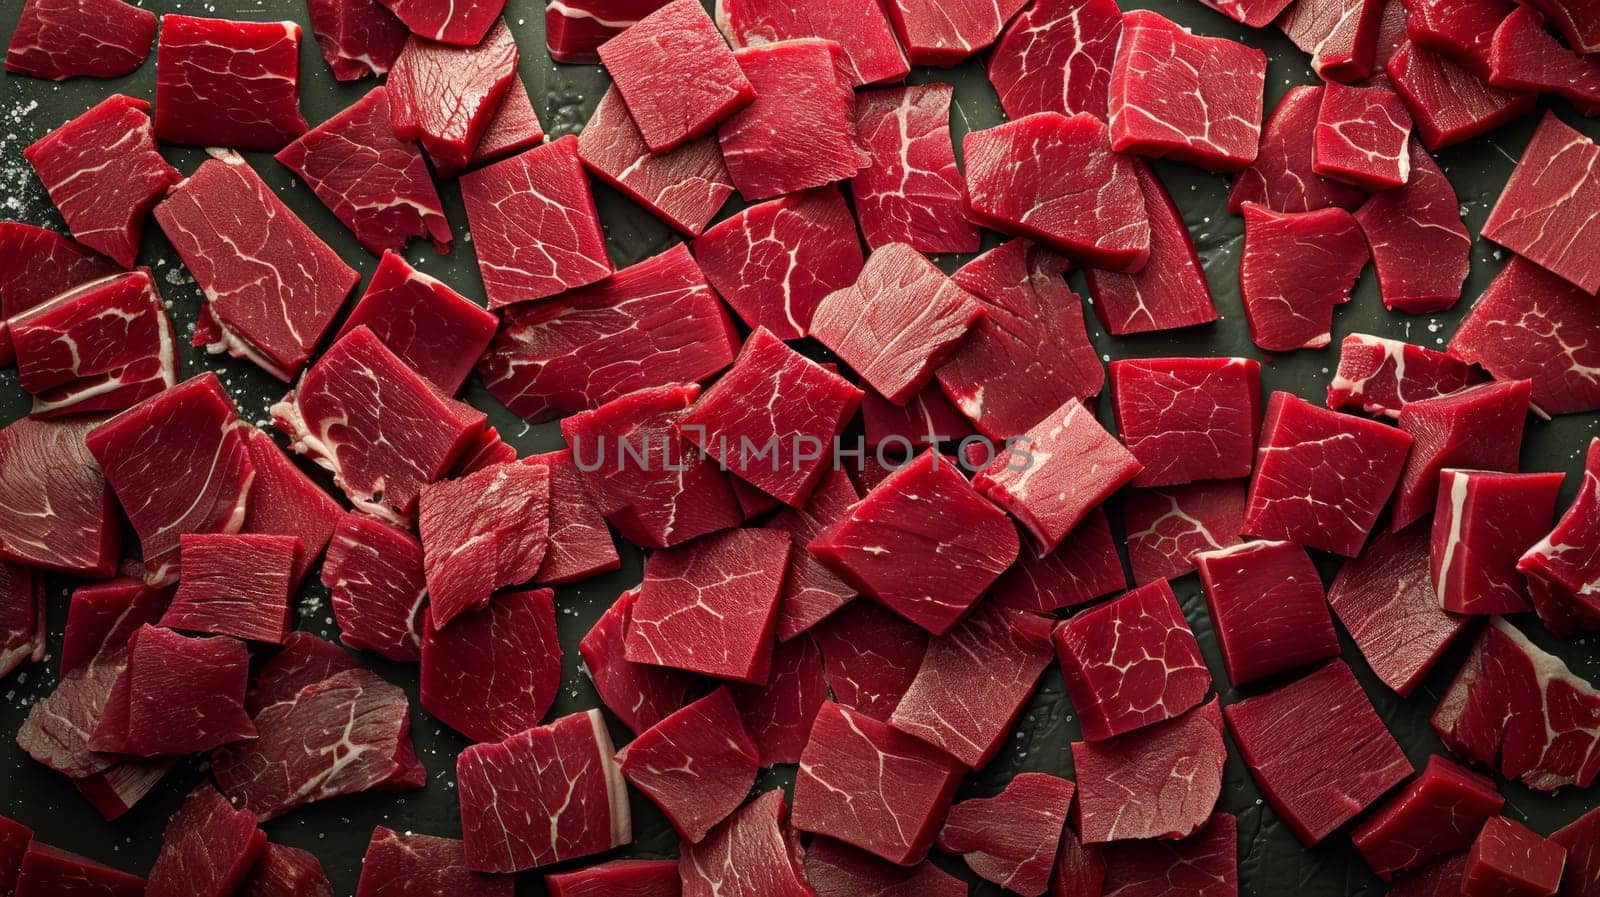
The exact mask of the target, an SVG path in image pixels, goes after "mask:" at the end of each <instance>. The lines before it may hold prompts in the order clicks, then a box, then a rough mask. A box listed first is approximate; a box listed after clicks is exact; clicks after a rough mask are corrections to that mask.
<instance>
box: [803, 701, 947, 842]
mask: <svg viewBox="0 0 1600 897" xmlns="http://www.w3.org/2000/svg"><path fill="white" fill-rule="evenodd" d="M960 779H961V767H960V765H959V764H957V763H956V762H955V761H953V760H951V759H950V758H949V757H948V756H946V755H945V754H944V752H942V751H940V750H938V749H936V748H934V747H931V746H929V745H927V744H925V743H923V742H921V741H919V740H917V739H916V738H913V737H911V736H910V735H905V734H902V733H900V732H897V731H895V730H894V729H891V728H890V727H889V726H888V725H886V724H884V723H882V722H879V721H878V720H875V719H872V718H871V717H869V716H865V715H863V714H861V713H857V712H856V711H854V710H849V709H847V708H844V707H841V706H839V705H838V704H835V703H832V702H828V703H825V704H823V705H822V710H821V712H819V713H818V714H817V722H816V725H814V726H813V727H812V729H811V740H810V742H809V743H808V744H807V745H806V750H805V754H804V755H803V756H802V757H801V758H800V771H799V773H798V774H797V775H796V777H795V786H794V825H795V828H798V829H800V830H801V831H807V832H812V833H814V834H818V835H826V836H827V837H829V838H833V839H835V840H838V841H843V842H845V843H846V844H851V845H853V846H855V847H859V848H861V849H862V850H865V851H867V852H869V853H872V854H874V855H876V856H878V857H881V858H882V859H885V860H888V861H889V862H891V863H895V864H897V865H901V866H905V865H911V864H914V863H917V862H920V861H921V860H922V858H923V857H924V856H926V855H927V852H928V848H929V847H930V846H931V845H932V844H933V839H934V835H935V834H936V833H937V831H938V828H939V824H940V822H942V821H943V819H944V815H945V810H946V809H947V808H948V807H949V806H950V797H951V795H953V794H954V793H955V789H956V785H957V784H959V782H960Z"/></svg>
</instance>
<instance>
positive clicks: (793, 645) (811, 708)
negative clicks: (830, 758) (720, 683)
mask: <svg viewBox="0 0 1600 897" xmlns="http://www.w3.org/2000/svg"><path fill="white" fill-rule="evenodd" d="M729 692H730V694H732V695H733V699H734V703H735V705H737V706H738V708H739V716H740V717H741V718H742V719H743V721H744V725H745V728H746V729H747V730H749V732H750V737H751V738H752V739H753V740H754V741H755V745H756V752H757V757H758V760H759V762H760V765H761V766H763V767H766V768H768V769H770V768H772V767H774V766H776V765H778V764H780V763H799V762H800V754H801V753H802V752H803V751H804V750H805V747H806V739H807V738H809V737H810V735H811V725H812V723H814V722H816V719H817V710H818V708H820V707H821V706H822V702H823V701H826V700H827V699H828V683H827V677H826V674H825V673H824V671H823V666H822V652H821V650H820V649H818V648H817V645H816V643H815V642H814V641H812V640H811V639H810V638H794V639H790V640H789V641H787V642H781V643H779V644H778V646H777V647H776V648H775V649H774V650H773V652H772V670H771V672H770V673H769V674H768V676H767V681H766V684H765V685H733V686H730V687H729ZM748 790H749V789H748V788H746V789H745V790H744V791H742V792H740V794H741V796H742V795H743V794H744V793H746V792H748Z"/></svg>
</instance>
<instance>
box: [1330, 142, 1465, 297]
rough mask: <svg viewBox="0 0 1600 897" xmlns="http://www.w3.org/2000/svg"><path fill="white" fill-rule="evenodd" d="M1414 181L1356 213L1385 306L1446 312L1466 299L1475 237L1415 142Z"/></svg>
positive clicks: (1453, 196) (1453, 197)
mask: <svg viewBox="0 0 1600 897" xmlns="http://www.w3.org/2000/svg"><path fill="white" fill-rule="evenodd" d="M1410 153H1411V178H1410V180H1409V181H1407V183H1406V185H1405V186H1404V187H1400V188H1398V189H1395V190H1386V191H1384V192H1382V193H1379V194H1378V195H1376V196H1374V197H1372V198H1371V199H1369V200H1367V202H1366V204H1365V205H1363V206H1362V207H1361V208H1359V209H1357V210H1356V222H1357V223H1358V224H1360V225H1361V230H1362V232H1364V233H1365V234H1366V235H1367V244H1368V245H1369V246H1371V247H1372V261H1373V264H1374V265H1375V266H1376V267H1377V270H1378V292H1379V293H1380V294H1382V296H1383V304H1384V307H1385V308H1388V309H1390V310H1392V311H1401V312H1406V313H1408V314H1425V313H1428V312H1435V311H1443V310H1444V309H1447V308H1450V307H1451V306H1453V305H1455V304H1456V301H1457V300H1458V299H1460V298H1461V285H1462V283H1463V282H1464V281H1465V280H1466V279H1467V273H1468V270H1469V269H1470V267H1471V257H1470V253H1471V249H1472V235H1471V234H1469V233H1468V232H1467V229H1466V227H1465V226H1464V225H1463V224H1462V223H1461V206H1460V205H1459V203H1458V202H1457V200H1456V191H1455V188H1454V187H1452V186H1451V185H1450V181H1449V179H1448V178H1446V177H1445V174H1444V172H1443V171H1440V170H1439V165H1438V163H1436V162H1434V161H1433V157H1432V156H1430V155H1428V153H1427V151H1426V150H1424V149H1423V148H1422V147H1421V146H1420V145H1418V144H1417V143H1416V142H1415V141H1413V142H1412V144H1411V150H1410Z"/></svg>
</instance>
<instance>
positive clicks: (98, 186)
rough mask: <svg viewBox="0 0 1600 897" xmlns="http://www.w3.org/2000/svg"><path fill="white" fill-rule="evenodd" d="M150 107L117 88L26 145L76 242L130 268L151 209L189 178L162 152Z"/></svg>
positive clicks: (27, 153)
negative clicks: (173, 186) (86, 110)
mask: <svg viewBox="0 0 1600 897" xmlns="http://www.w3.org/2000/svg"><path fill="white" fill-rule="evenodd" d="M149 109H150V104H149V103H148V102H146V101H144V100H140V99H135V98H133V97H126V96H123V95H122V94H112V95H111V97H109V98H108V99H106V100H104V101H102V102H101V103H99V104H98V105H96V106H95V107H93V108H92V109H90V110H89V111H88V112H85V113H83V114H82V115H80V116H78V117H77V118H74V119H72V120H71V121H68V122H67V123H66V124H64V125H62V126H61V127H59V128H56V129H55V130H54V131H51V132H50V133H49V134H47V135H45V136H44V137H41V138H39V139H38V140H35V141H34V142H33V143H31V144H29V145H28V146H27V147H26V148H25V149H24V150H23V151H22V155H23V156H24V157H25V158H27V160H28V164H29V165H32V166H33V170H34V172H35V173H37V174H38V176H39V180H40V181H41V182H43V183H44V187H45V190H46V191H48V192H49V194H50V201H51V202H53V203H55V206H56V208H57V209H58V210H60V212H61V217H62V218H63V219H65V220H66V222H67V227H68V229H70V230H71V231H72V235H73V236H74V237H76V238H77V240H78V242H80V243H82V244H83V245H85V246H88V247H89V248H91V249H96V250H99V251H100V252H103V253H105V254H106V256H107V257H109V258H110V259H112V260H113V261H115V262H116V263H117V264H119V265H121V266H123V267H124V268H131V267H132V266H133V261H134V256H136V255H138V253H139V240H140V237H141V236H142V235H143V233H144V219H145V216H146V215H148V214H149V213H150V209H151V207H152V206H154V205H155V204H156V201H157V200H159V199H160V198H161V197H162V195H163V194H165V193H166V192H167V188H168V187H171V186H172V185H173V184H176V183H177V182H178V181H180V180H182V179H183V176H182V175H180V174H178V172H177V170H176V169H174V168H173V167H172V166H171V165H168V164H167V161H166V160H165V159H163V158H161V154H160V153H158V152H156V141H155V135H154V133H153V128H152V127H151V124H150V117H149V116H148V115H146V114H145V113H146V112H147V111H148V110H149Z"/></svg>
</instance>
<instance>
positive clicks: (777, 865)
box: [674, 789, 813, 897]
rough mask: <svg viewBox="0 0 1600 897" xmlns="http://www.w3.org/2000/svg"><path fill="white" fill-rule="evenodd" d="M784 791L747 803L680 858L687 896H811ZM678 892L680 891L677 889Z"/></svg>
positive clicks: (765, 795) (683, 852)
mask: <svg viewBox="0 0 1600 897" xmlns="http://www.w3.org/2000/svg"><path fill="white" fill-rule="evenodd" d="M788 816H789V809H788V807H787V806H785V804H784V799H783V791H782V789H773V790H771V791H768V792H766V793H764V794H762V795H761V796H760V797H757V798H756V799H755V800H753V801H751V802H750V803H748V804H746V805H745V806H744V807H743V808H741V809H740V810H739V811H738V812H737V813H735V814H734V815H733V817H732V818H730V819H729V820H728V821H727V822H725V823H723V824H722V825H721V826H718V827H717V829H716V830H715V831H713V832H712V833H711V835H710V836H709V837H707V838H706V839H705V840H704V841H702V842H700V843H699V844H685V845H683V847H682V850H681V857H680V859H679V860H678V875H679V877H680V878H681V879H682V882H683V897H813V892H812V890H811V888H810V886H809V885H807V884H806V880H805V870H804V869H803V867H802V863H803V857H804V855H805V850H804V849H803V848H802V847H801V846H800V838H799V836H798V835H797V834H796V833H795V831H794V829H792V828H790V827H789V820H788ZM674 893H676V892H674Z"/></svg>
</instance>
